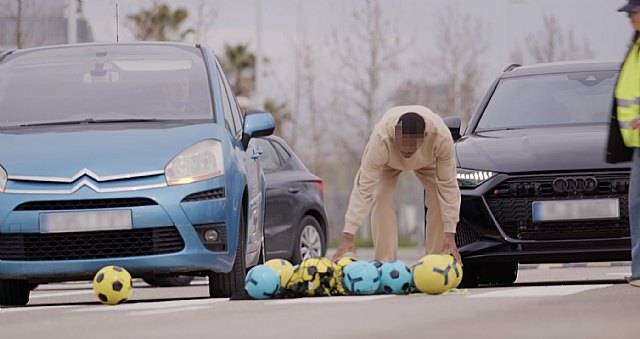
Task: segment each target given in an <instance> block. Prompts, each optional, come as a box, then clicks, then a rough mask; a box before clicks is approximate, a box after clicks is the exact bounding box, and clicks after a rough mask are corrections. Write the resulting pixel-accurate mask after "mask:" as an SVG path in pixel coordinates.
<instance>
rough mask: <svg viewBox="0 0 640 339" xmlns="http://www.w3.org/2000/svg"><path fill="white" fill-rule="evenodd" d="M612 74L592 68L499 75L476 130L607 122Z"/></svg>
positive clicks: (614, 77) (611, 98)
mask: <svg viewBox="0 0 640 339" xmlns="http://www.w3.org/2000/svg"><path fill="white" fill-rule="evenodd" d="M616 75H617V72H614V71H595V72H575V73H565V74H548V75H532V76H522V77H516V78H507V79H502V80H501V81H500V83H499V84H498V86H497V88H496V90H495V92H494V94H493V96H492V97H491V100H490V101H489V104H488V105H487V107H486V108H485V110H484V112H483V113H482V117H481V118H480V121H479V122H478V125H477V127H476V131H478V132H480V131H486V130H500V129H510V128H528V127H536V126H546V125H575V124H593V123H607V122H608V121H609V114H610V112H611V103H612V102H611V100H613V87H614V86H615V80H616Z"/></svg>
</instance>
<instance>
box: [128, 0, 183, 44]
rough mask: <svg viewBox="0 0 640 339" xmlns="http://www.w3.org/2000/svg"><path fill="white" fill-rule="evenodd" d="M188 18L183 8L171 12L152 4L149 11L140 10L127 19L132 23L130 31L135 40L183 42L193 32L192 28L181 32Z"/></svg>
mask: <svg viewBox="0 0 640 339" xmlns="http://www.w3.org/2000/svg"><path fill="white" fill-rule="evenodd" d="M188 16H189V13H188V12H187V10H186V9H185V8H177V9H176V10H172V9H171V8H169V6H168V5H166V4H160V5H159V4H158V3H154V4H153V7H151V9H142V10H140V12H138V13H136V14H132V15H129V16H127V19H129V20H130V22H131V23H132V27H131V30H132V31H133V34H134V36H135V38H136V39H137V40H158V41H167V40H184V38H185V37H186V36H187V35H188V34H190V33H193V32H194V30H193V29H192V28H188V29H185V30H181V26H182V24H183V23H184V21H185V20H186V19H187V17H188Z"/></svg>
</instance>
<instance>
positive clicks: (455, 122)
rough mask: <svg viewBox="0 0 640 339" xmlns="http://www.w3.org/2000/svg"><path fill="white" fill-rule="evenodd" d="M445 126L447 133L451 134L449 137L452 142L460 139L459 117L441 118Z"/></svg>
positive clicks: (460, 122) (460, 121)
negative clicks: (451, 138)
mask: <svg viewBox="0 0 640 339" xmlns="http://www.w3.org/2000/svg"><path fill="white" fill-rule="evenodd" d="M442 120H443V121H444V123H445V125H447V127H449V131H450V132H451V137H453V141H456V140H458V139H460V138H461V137H462V136H461V135H460V125H462V120H460V118H459V117H445V118H442Z"/></svg>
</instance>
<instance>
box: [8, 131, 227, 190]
mask: <svg viewBox="0 0 640 339" xmlns="http://www.w3.org/2000/svg"><path fill="white" fill-rule="evenodd" d="M116 128H117V129H116ZM222 133H224V130H223V129H222V128H221V127H220V126H219V125H216V124H213V123H207V124H197V125H184V124H162V123H149V124H147V123H137V124H127V125H126V126H123V125H121V124H119V125H109V126H107V125H104V126H103V125H99V126H98V125H96V126H91V127H86V126H85V127H83V126H58V127H56V128H41V127H37V128H33V129H31V130H29V131H19V130H14V131H11V130H10V131H3V132H2V133H0V145H2V147H0V165H2V166H3V167H4V168H5V170H6V171H7V173H8V174H9V175H13V176H18V175H19V176H47V177H66V178H68V177H72V176H73V175H74V174H76V173H77V172H78V171H80V170H82V169H84V168H86V169H88V170H90V171H92V172H93V173H95V174H97V175H99V176H108V175H118V174H124V173H136V172H145V171H154V170H163V169H164V167H165V166H166V165H167V163H168V162H169V161H170V160H171V159H172V158H173V157H175V156H176V155H177V154H178V153H180V151H182V150H184V149H185V148H186V147H188V146H190V145H192V144H194V143H196V142H198V141H200V140H203V139H208V138H213V139H220V137H221V136H222Z"/></svg>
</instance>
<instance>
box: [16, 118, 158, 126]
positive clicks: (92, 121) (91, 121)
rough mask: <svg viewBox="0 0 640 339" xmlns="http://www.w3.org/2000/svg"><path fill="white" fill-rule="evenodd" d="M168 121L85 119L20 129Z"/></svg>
mask: <svg viewBox="0 0 640 339" xmlns="http://www.w3.org/2000/svg"><path fill="white" fill-rule="evenodd" d="M157 121H167V120H163V119H98V120H96V119H83V120H67V121H52V122H39V123H35V124H22V125H19V127H32V126H62V125H82V124H113V123H127V122H157Z"/></svg>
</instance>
